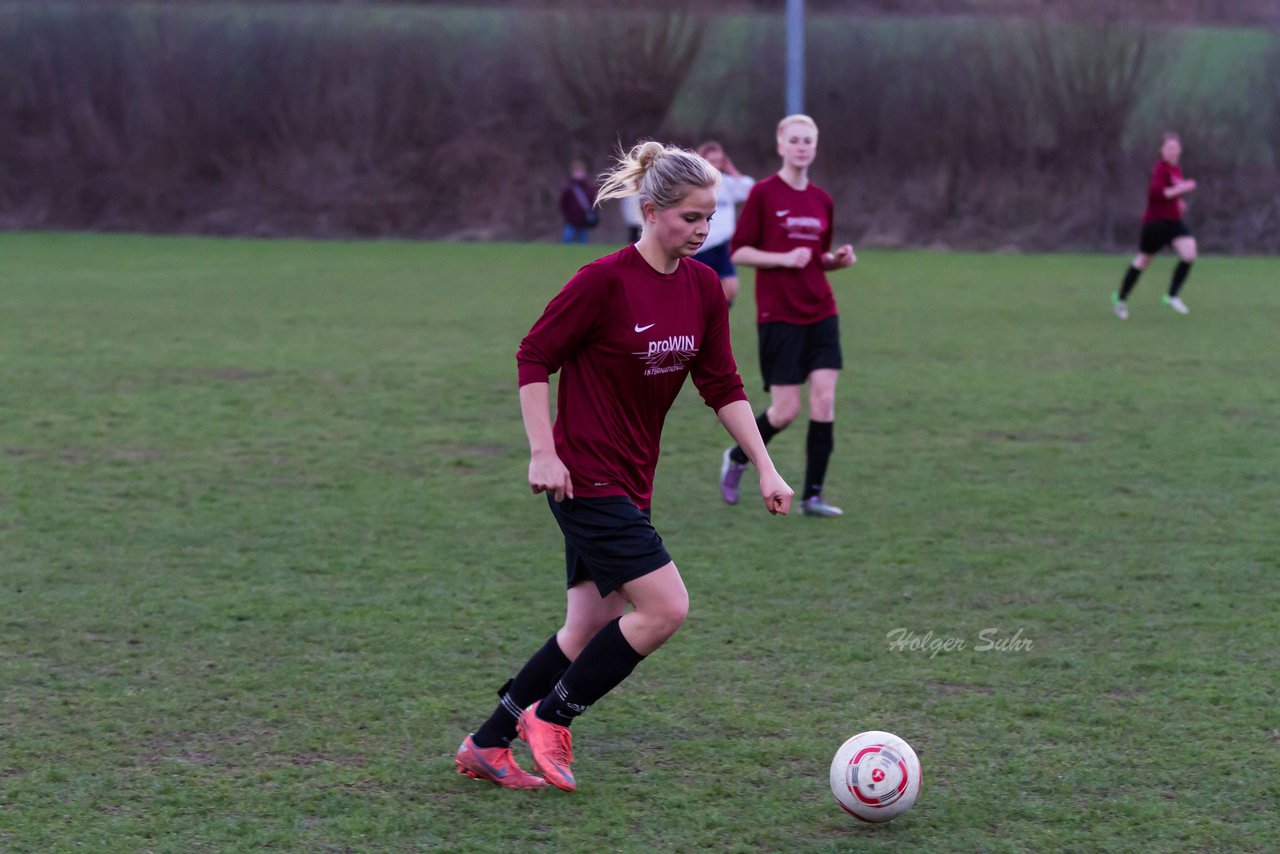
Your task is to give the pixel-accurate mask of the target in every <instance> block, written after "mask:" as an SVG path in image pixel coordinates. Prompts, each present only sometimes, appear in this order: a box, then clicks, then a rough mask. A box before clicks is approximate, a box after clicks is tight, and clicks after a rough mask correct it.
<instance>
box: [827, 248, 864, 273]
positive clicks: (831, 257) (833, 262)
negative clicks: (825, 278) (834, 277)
mask: <svg viewBox="0 0 1280 854" xmlns="http://www.w3.org/2000/svg"><path fill="white" fill-rule="evenodd" d="M857 260H858V256H857V255H854V254H853V246H852V245H851V244H848V243H846V244H845V245H843V246H841V247H840V248H839V249H837V250H836V251H834V252H823V253H822V268H823V269H824V270H843V269H844V268H845V267H849V266H851V265H853V264H855V263H857Z"/></svg>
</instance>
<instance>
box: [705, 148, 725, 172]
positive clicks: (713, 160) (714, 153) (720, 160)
mask: <svg viewBox="0 0 1280 854" xmlns="http://www.w3.org/2000/svg"><path fill="white" fill-rule="evenodd" d="M706 159H707V162H708V163H710V164H711V165H712V166H714V167H716V168H717V169H719V170H720V171H722V172H723V171H724V149H723V148H713V149H711V150H710V151H708V152H707V154H706Z"/></svg>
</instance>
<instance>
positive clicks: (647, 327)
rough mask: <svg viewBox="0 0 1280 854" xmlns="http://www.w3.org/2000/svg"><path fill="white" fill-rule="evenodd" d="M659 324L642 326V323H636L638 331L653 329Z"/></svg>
mask: <svg viewBox="0 0 1280 854" xmlns="http://www.w3.org/2000/svg"><path fill="white" fill-rule="evenodd" d="M657 325H658V324H657V323H650V324H649V325H648V326H641V325H640V324H638V323H637V324H636V332H644V331H645V330H646V329H652V328H653V327H655V326H657Z"/></svg>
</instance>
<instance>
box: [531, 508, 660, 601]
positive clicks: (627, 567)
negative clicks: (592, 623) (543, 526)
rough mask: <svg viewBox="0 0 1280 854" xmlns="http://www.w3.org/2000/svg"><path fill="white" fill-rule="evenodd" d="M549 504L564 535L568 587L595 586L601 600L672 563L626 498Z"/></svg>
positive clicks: (642, 513) (643, 513) (644, 517)
mask: <svg viewBox="0 0 1280 854" xmlns="http://www.w3.org/2000/svg"><path fill="white" fill-rule="evenodd" d="M547 503H548V504H549V505H551V514H552V515H553V516H555V517H556V522H558V523H559V524H560V530H561V532H562V533H563V534H564V564H565V572H566V574H567V576H568V583H569V586H570V587H573V586H575V585H577V584H580V583H582V582H583V581H594V582H595V585H596V589H597V590H599V591H600V598H602V599H603V598H604V597H605V596H608V595H609V594H610V593H612V592H613V591H615V590H617V589H618V588H619V587H621V586H622V585H623V584H626V583H627V582H628V581H634V580H635V579H637V578H639V577H640V576H642V575H648V574H649V573H651V572H653V571H654V570H655V569H661V568H662V567H664V566H666V565H667V564H669V563H671V555H669V554H667V548H666V546H664V545H663V544H662V537H660V536H658V532H657V531H655V530H654V528H653V524H652V523H651V522H650V521H649V511H648V510H641V509H640V508H638V507H636V505H635V504H634V503H632V501H631V499H630V498H624V497H622V496H618V497H612V496H610V497H605V498H566V499H565V500H564V501H561V502H557V501H556V500H555V499H554V498H552V497H551V495H550V494H548V495H547Z"/></svg>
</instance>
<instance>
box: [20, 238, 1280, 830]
mask: <svg viewBox="0 0 1280 854" xmlns="http://www.w3.org/2000/svg"><path fill="white" fill-rule="evenodd" d="M599 249H600V247H587V248H585V249H565V248H561V247H559V246H516V245H438V244H413V243H305V242H270V243H269V242H256V241H220V240H201V239H155V238H140V237H117V236H78V235H14V234H10V235H0V258H3V267H0V685H3V692H2V693H0V697H2V700H0V703H2V705H0V849H3V850H5V851H18V852H28V851H30V852H37V851H38V852H49V851H53V852H61V851H112V852H115V851H173V852H178V851H182V852H189V851H219V852H221V851H259V850H292V851H308V852H312V851H369V852H383V851H425V850H459V851H498V850H530V851H605V850H617V851H650V850H662V851H679V852H687V851H695V850H720V851H743V852H746V851H752V852H754V851H848V850H865V851H890V850H894V851H902V850H907V851H929V852H948V851H956V852H972V851H993V852H1002V851H1037V852H1039V851H1080V852H1084V851H1100V850H1107V851H1137V850H1141V851H1144V852H1153V851H1169V852H1173V851H1177V852H1183V851H1214V852H1225V851H1257V852H1262V851H1274V850H1276V849H1277V847H1278V846H1280V819H1277V817H1276V813H1275V805H1276V802H1277V797H1280V782H1278V781H1280V749H1278V748H1280V713H1277V708H1278V707H1280V692H1278V690H1277V683H1276V673H1277V671H1278V670H1280V653H1278V652H1277V647H1276V638H1277V636H1280V616H1278V615H1280V601H1278V599H1280V596H1278V595H1277V585H1276V576H1277V572H1278V571H1280V553H1278V552H1277V550H1276V543H1277V525H1276V523H1275V508H1276V507H1277V506H1280V482H1278V481H1277V474H1276V473H1277V471H1280V446H1278V445H1277V443H1276V441H1275V425H1276V424H1277V423H1280V386H1278V385H1277V383H1276V365H1277V364H1278V363H1280V342H1278V340H1277V338H1276V336H1275V335H1274V328H1273V327H1274V318H1275V316H1276V313H1277V310H1280V293H1278V292H1277V290H1276V288H1275V282H1276V281H1277V280H1278V279H1280V262H1276V261H1274V260H1261V259H1247V258H1243V259H1218V258H1205V259H1202V260H1201V262H1200V263H1199V264H1197V266H1196V269H1195V271H1194V273H1193V275H1192V278H1191V281H1190V283H1189V285H1188V289H1187V301H1188V303H1189V304H1190V305H1191V307H1192V313H1191V314H1190V315H1189V316H1188V317H1179V316H1176V315H1174V314H1173V313H1172V312H1171V311H1169V310H1168V309H1167V308H1165V307H1163V306H1161V305H1159V302H1158V299H1159V294H1160V293H1161V292H1162V291H1163V287H1164V284H1165V282H1166V281H1167V276H1168V273H1169V269H1170V262H1169V261H1168V259H1162V260H1161V261H1159V262H1157V263H1156V264H1155V265H1153V268H1152V270H1151V271H1149V272H1148V274H1147V276H1146V277H1145V278H1144V280H1143V281H1142V283H1141V285H1140V286H1139V289H1138V291H1137V292H1136V294H1135V298H1134V300H1133V302H1132V304H1131V305H1132V311H1133V319H1132V320H1130V321H1129V322H1128V323H1121V322H1119V321H1116V320H1115V319H1114V318H1112V317H1111V315H1110V313H1109V308H1110V306H1109V303H1108V300H1107V294H1108V293H1109V291H1110V290H1111V289H1112V288H1113V286H1114V283H1115V282H1116V281H1117V280H1118V278H1119V275H1120V273H1121V272H1122V270H1123V267H1124V263H1125V262H1124V259H1121V258H1118V257H1102V256H1014V255H986V256H984V255H959V254H927V253H905V252H904V253H888V252H866V253H864V254H862V256H861V259H860V263H859V265H858V266H857V267H856V268H855V269H854V270H852V271H849V272H845V273H841V274H838V275H837V276H836V277H835V278H836V280H837V296H838V299H839V301H840V304H841V307H842V321H843V333H844V343H845V348H846V358H847V369H846V371H845V373H844V375H843V378H842V380H841V383H842V386H841V394H840V402H839V412H838V426H837V450H836V455H835V457H834V460H833V464H832V471H831V474H830V477H829V482H830V489H829V497H830V498H831V500H832V501H833V502H834V503H837V504H840V505H842V506H843V507H844V508H845V510H846V512H847V515H846V517H845V518H844V519H842V520H838V521H826V520H811V519H805V518H800V517H794V518H786V519H773V518H770V517H768V516H767V515H766V514H765V513H764V512H763V510H761V509H759V508H758V507H756V506H754V505H752V504H751V503H747V504H744V505H743V506H740V507H738V508H729V507H726V506H724V505H722V504H721V503H720V502H719V500H718V497H717V494H716V490H715V485H714V475H715V471H716V468H717V465H718V460H719V453H720V451H721V449H722V448H723V446H724V444H725V438H724V436H723V433H722V431H721V430H720V428H719V427H718V425H717V424H716V422H715V420H714V419H713V418H712V417H711V415H710V414H709V413H708V412H707V411H706V409H705V407H703V406H702V404H701V401H700V400H698V398H697V396H696V394H694V393H693V392H692V390H687V391H686V393H685V395H684V397H683V398H682V399H681V401H680V402H679V403H678V404H677V406H676V407H675V409H674V410H673V411H672V414H671V416H670V419H669V421H668V427H667V432H666V436H665V448H664V456H663V462H662V465H661V467H660V470H659V476H658V483H657V491H656V496H655V501H656V504H655V521H656V524H657V526H658V528H659V530H660V531H661V532H662V533H663V535H664V537H665V539H666V541H667V545H668V547H669V549H670V550H671V552H672V554H673V555H674V556H675V559H676V562H677V564H678V565H679V566H680V567H681V570H682V572H683V574H684V576H685V578H686V581H687V584H688V586H689V589H690V593H691V597H692V603H693V607H692V614H691V616H690V619H689V621H688V623H687V624H686V626H685V627H684V628H683V629H682V630H681V632H680V633H679V634H677V635H676V637H675V638H674V639H673V640H672V641H671V642H670V644H669V645H668V646H667V647H665V648H664V649H662V650H660V651H659V652H658V653H656V654H655V655H653V656H652V657H651V658H650V659H649V660H648V661H646V662H645V663H644V664H643V665H642V666H641V667H640V669H639V670H638V671H637V673H636V674H635V676H634V677H633V678H632V679H631V680H629V681H628V682H627V683H626V684H625V685H624V686H623V687H622V688H620V689H619V690H618V691H617V692H615V693H614V694H613V695H611V696H609V697H608V698H606V699H605V700H604V701H602V702H601V703H600V704H598V706H597V707H595V708H593V709H592V710H591V711H590V712H589V713H588V714H587V715H586V716H584V717H583V718H582V719H581V720H580V721H579V723H578V724H577V725H576V726H575V734H576V738H577V741H576V743H575V749H576V753H577V757H578V761H577V765H576V772H577V775H578V779H579V781H580V785H581V788H580V789H579V791H577V792H576V793H574V794H572V795H566V794H564V793H561V792H558V791H552V792H540V793H510V792H503V791H500V790H498V789H496V788H494V787H491V786H487V785H484V784H480V783H476V782H475V781H471V780H466V779H463V778H461V777H459V776H458V775H456V774H455V773H454V770H453V765H452V756H453V751H454V749H455V748H456V747H457V744H458V742H459V740H460V739H461V737H462V736H463V735H464V734H465V733H466V731H467V729H468V728H473V727H475V726H476V725H477V724H478V722H479V721H480V720H481V718H482V717H483V716H484V715H485V714H486V713H487V712H488V710H489V709H490V708H491V707H492V704H493V703H494V701H495V696H494V690H495V689H496V688H497V686H498V685H500V684H501V683H502V681H503V680H505V679H506V678H507V677H508V676H509V675H510V674H511V672H512V671H513V668H514V667H516V666H518V665H519V664H520V663H521V662H522V661H523V659H524V657H525V656H526V655H527V654H528V653H529V652H531V651H532V650H533V649H534V648H535V647H536V645H537V644H539V643H541V642H542V640H543V639H545V637H546V636H547V635H548V634H550V632H551V631H553V630H554V629H555V628H556V626H557V624H558V622H557V621H558V618H559V616H560V615H561V610H562V607H563V592H562V587H561V585H562V578H563V575H562V572H563V570H562V563H561V560H562V558H561V552H560V549H561V545H560V542H559V540H558V536H557V532H556V531H555V529H554V525H553V523H552V521H551V518H550V515H549V514H548V513H547V511H546V508H545V506H543V502H542V500H541V498H535V497H532V496H530V495H528V490H527V487H526V486H525V484H524V475H525V468H526V465H527V447H526V444H525V440H524V435H523V430H522V428H521V425H520V421H519V415H518V407H517V402H516V394H515V370H514V367H515V366H514V358H513V355H514V351H515V347H516V344H517V342H518V341H519V339H520V337H521V335H522V334H523V333H524V332H525V331H526V330H527V328H528V327H529V325H530V324H531V323H532V321H533V320H534V318H535V317H536V316H537V313H538V312H539V311H540V309H541V307H542V306H543V305H544V304H545V303H546V301H547V300H548V299H549V298H550V296H551V295H552V294H553V293H554V292H555V290H556V289H557V288H558V287H559V285H560V284H561V283H562V282H563V281H564V280H565V279H566V278H567V277H568V276H569V275H570V274H571V273H572V272H573V270H574V269H576V267H577V266H578V265H579V264H581V263H582V262H584V261H586V260H588V259H589V258H591V257H593V255H594V254H598V251H599ZM744 285H745V287H744V290H745V293H744V300H743V304H742V305H741V306H740V307H739V308H736V309H735V310H734V312H733V316H732V321H733V325H734V335H735V340H736V341H737V345H738V346H737V351H738V356H739V363H740V365H741V366H742V369H743V373H744V378H745V379H746V380H747V383H748V389H749V392H750V393H751V394H752V396H753V398H754V399H755V401H756V402H757V403H760V402H762V401H763V397H762V396H761V394H760V391H759V377H758V372H757V368H756V366H755V348H754V334H753V318H752V316H751V313H750V302H751V300H750V279H749V277H748V278H747V280H746V281H745V282H744ZM772 449H773V453H774V455H775V459H777V460H778V462H779V464H780V466H781V467H782V468H783V470H784V473H786V474H787V475H788V476H789V477H791V478H793V479H798V476H799V473H800V467H801V465H802V457H803V434H802V431H801V430H800V429H793V430H791V431H789V432H786V433H783V434H782V435H780V436H779V437H778V438H777V439H776V440H775V442H774V444H773V446H772ZM793 482H794V480H793ZM988 628H994V629H996V630H997V631H998V633H999V636H1001V637H1004V638H1012V637H1013V636H1014V635H1015V633H1017V632H1020V633H1021V635H1020V636H1021V638H1023V639H1027V640H1030V641H1031V642H1032V644H1033V646H1032V648H1031V649H1030V650H1027V649H1023V650H1020V651H1008V652H997V651H980V650H978V649H977V647H978V645H979V637H978V636H979V633H980V632H982V631H983V630H984V629H988ZM894 629H905V630H909V631H911V632H914V633H916V634H917V635H921V636H923V635H925V634H926V633H929V632H932V636H933V638H934V639H943V638H952V637H954V638H960V639H962V640H964V641H965V643H966V648H965V649H963V650H959V651H954V652H950V653H942V654H938V655H936V656H931V655H930V654H929V653H928V652H913V651H894V650H892V649H891V648H890V646H889V640H890V637H889V633H890V632H892V631H893V630H894ZM871 728H883V729H889V730H892V731H894V732H897V733H899V734H901V735H902V736H904V737H906V738H907V739H908V740H909V741H911V743H912V744H913V745H914V746H915V748H916V750H917V751H918V752H919V754H920V756H921V759H922V761H923V763H924V774H925V786H924V791H923V794H922V796H921V798H920V801H919V803H918V805H917V806H916V808H915V809H914V810H913V811H912V812H910V813H908V814H907V815H906V816H904V817H903V818H901V819H900V820H898V821H895V822H893V823H891V824H889V825H887V826H883V827H878V828H872V827H863V826H858V825H857V824H855V823H854V822H852V821H851V820H850V819H849V818H848V817H846V816H845V814H844V813H843V812H841V811H840V810H839V809H838V808H837V807H836V806H835V804H834V802H833V801H832V799H831V797H830V795H829V793H828V791H827V764H828V762H829V761H830V758H831V755H832V754H833V753H834V751H835V749H836V748H837V747H838V746H839V744H840V743H841V742H842V741H843V740H844V739H845V738H846V737H847V736H849V735H851V734H853V733H854V732H857V731H859V730H861V729H871Z"/></svg>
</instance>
